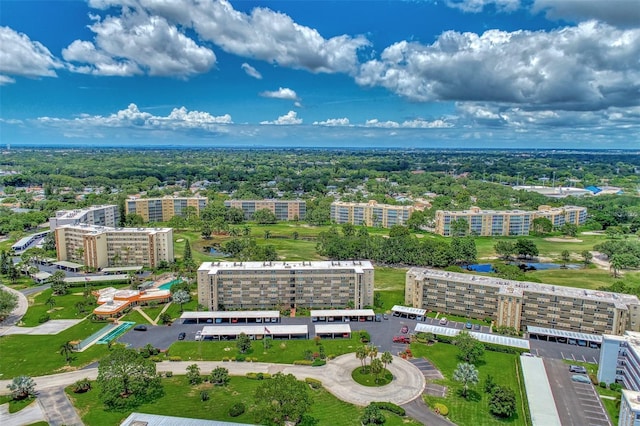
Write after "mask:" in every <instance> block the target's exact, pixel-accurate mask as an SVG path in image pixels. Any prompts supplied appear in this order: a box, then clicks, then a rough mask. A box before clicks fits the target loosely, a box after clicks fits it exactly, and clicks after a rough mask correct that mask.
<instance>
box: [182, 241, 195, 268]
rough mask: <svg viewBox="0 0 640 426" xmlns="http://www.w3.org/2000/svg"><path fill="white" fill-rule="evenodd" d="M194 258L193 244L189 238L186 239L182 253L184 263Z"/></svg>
mask: <svg viewBox="0 0 640 426" xmlns="http://www.w3.org/2000/svg"><path fill="white" fill-rule="evenodd" d="M192 260H193V255H192V254H191V244H190V243H189V240H187V239H185V240H184V252H183V254H182V261H183V262H184V263H187V262H190V261H192Z"/></svg>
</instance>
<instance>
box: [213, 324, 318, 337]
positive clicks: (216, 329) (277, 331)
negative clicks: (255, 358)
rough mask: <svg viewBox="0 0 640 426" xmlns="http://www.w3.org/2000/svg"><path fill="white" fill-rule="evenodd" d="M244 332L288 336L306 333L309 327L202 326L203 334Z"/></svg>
mask: <svg viewBox="0 0 640 426" xmlns="http://www.w3.org/2000/svg"><path fill="white" fill-rule="evenodd" d="M240 333H244V334H246V335H248V336H264V335H274V336H289V335H294V334H295V335H303V334H304V335H306V334H308V333H309V327H308V326H307V325H306V324H301V325H274V324H260V325H233V326H229V325H205V326H204V327H202V335H203V336H238V335H240Z"/></svg>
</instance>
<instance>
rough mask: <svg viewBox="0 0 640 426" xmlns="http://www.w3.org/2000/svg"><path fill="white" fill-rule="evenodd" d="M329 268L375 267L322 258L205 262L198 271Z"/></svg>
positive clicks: (361, 261)
mask: <svg viewBox="0 0 640 426" xmlns="http://www.w3.org/2000/svg"><path fill="white" fill-rule="evenodd" d="M327 269H354V270H355V271H356V272H362V271H363V270H365V269H373V264H372V263H371V262H370V261H368V260H340V261H338V260H334V261H329V260H321V261H301V262H204V263H202V264H201V265H200V267H199V268H198V271H209V273H211V274H216V273H217V272H218V271H219V270H222V271H255V270H272V271H288V270H296V271H299V270H310V271H313V270H327Z"/></svg>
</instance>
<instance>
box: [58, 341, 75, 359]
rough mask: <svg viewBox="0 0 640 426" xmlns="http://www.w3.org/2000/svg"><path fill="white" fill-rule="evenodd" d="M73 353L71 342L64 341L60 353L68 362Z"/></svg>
mask: <svg viewBox="0 0 640 426" xmlns="http://www.w3.org/2000/svg"><path fill="white" fill-rule="evenodd" d="M72 353H73V345H72V344H71V342H64V343H63V344H62V345H60V355H62V356H64V358H65V360H66V361H67V364H68V363H69V361H71V354H72Z"/></svg>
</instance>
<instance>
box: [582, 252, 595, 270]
mask: <svg viewBox="0 0 640 426" xmlns="http://www.w3.org/2000/svg"><path fill="white" fill-rule="evenodd" d="M580 256H582V263H584V266H585V268H586V267H587V266H589V264H590V263H591V259H593V254H592V253H591V252H590V251H589V250H583V251H582V252H581V253H580Z"/></svg>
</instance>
